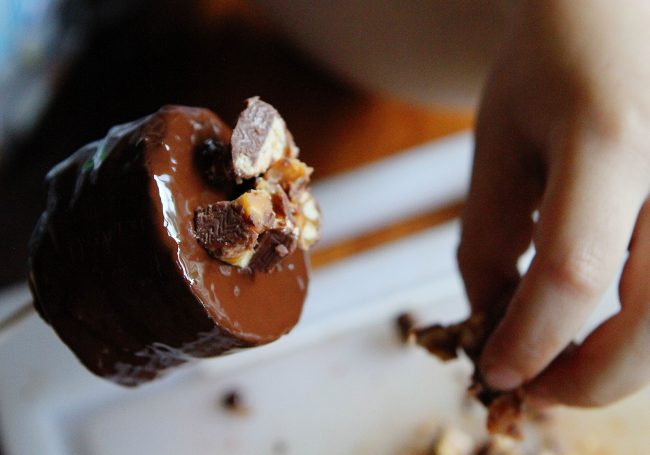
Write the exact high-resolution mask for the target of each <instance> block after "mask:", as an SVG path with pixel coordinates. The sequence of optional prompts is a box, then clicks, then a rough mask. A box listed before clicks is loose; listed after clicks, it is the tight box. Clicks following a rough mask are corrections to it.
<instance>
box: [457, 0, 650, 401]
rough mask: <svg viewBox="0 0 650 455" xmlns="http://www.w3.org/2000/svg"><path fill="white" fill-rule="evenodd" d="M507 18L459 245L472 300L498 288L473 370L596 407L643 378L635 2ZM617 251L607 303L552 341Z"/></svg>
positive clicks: (531, 8) (484, 307) (647, 212)
mask: <svg viewBox="0 0 650 455" xmlns="http://www.w3.org/2000/svg"><path fill="white" fill-rule="evenodd" d="M515 22H516V24H515V26H514V27H513V30H512V31H511V34H510V36H509V37H508V38H507V39H506V40H505V42H506V43H507V44H506V45H505V46H504V47H503V49H502V51H501V53H500V55H499V57H498V59H497V62H496V64H495V65H494V69H493V71H492V74H491V76H490V77H489V79H488V82H487V84H486V86H485V89H484V93H483V98H482V103H481V107H480V112H479V117H478V122H477V127H476V150H475V157H474V166H473V174H472V181H471V188H470V193H469V198H468V201H467V205H466V209H465V212H464V214H463V219H462V238H461V243H460V246H459V249H458V261H459V267H460V270H461V273H462V276H463V279H464V281H465V286H466V291H467V294H468V297H469V300H470V303H471V305H472V308H473V309H474V310H476V311H490V308H491V307H493V305H494V302H498V301H500V300H503V298H504V296H511V297H510V298H509V300H507V302H508V306H507V311H506V314H505V316H504V317H503V319H502V320H501V322H500V324H499V325H498V327H497V329H496V330H495V331H494V333H493V334H492V336H491V337H490V339H489V340H488V342H487V344H486V346H485V349H484V351H483V355H482V358H481V361H480V365H479V367H480V369H481V371H482V372H483V374H484V376H485V378H486V380H487V381H488V383H489V384H490V385H492V386H493V387H495V388H498V389H502V390H509V389H512V388H515V387H518V386H519V385H521V384H526V388H527V391H528V393H529V395H530V397H531V399H532V400H533V401H537V402H538V403H563V404H568V405H575V406H597V405H603V404H607V403H610V402H613V401H615V400H618V399H620V398H622V397H624V396H626V395H629V394H631V393H633V392H635V391H636V390H638V389H640V388H641V387H643V386H644V385H646V384H647V383H648V382H650V279H649V278H650V277H649V276H648V273H649V271H650V202H649V199H648V196H649V193H650V58H648V56H650V2H645V1H640V0H637V1H634V0H623V1H621V2H612V1H611V0H546V1H541V0H534V1H533V0H531V1H527V2H524V4H523V5H522V7H521V9H520V11H519V14H518V19H517V20H516V21H515ZM531 242H532V243H533V244H534V246H535V251H536V255H535V258H534V260H533V262H532V265H531V267H530V268H529V269H528V271H527V272H526V273H525V275H524V276H520V275H519V273H518V271H517V267H516V262H517V259H518V258H519V256H520V255H521V254H522V253H523V252H524V251H525V250H526V249H527V248H528V246H529V245H530V244H531ZM628 253H629V254H628ZM623 262H625V267H624V271H623V275H622V278H621V280H620V283H619V295H620V300H621V306H622V309H621V311H620V312H619V313H618V314H617V315H615V316H614V317H612V318H611V319H609V320H607V321H606V322H604V323H603V324H602V325H601V326H600V327H598V328H597V330H595V331H594V332H593V333H592V334H591V335H590V336H589V337H588V338H587V339H586V340H585V341H584V342H583V343H582V344H581V345H580V346H578V347H577V348H575V349H570V350H567V347H568V346H569V344H570V343H571V341H572V340H573V338H574V337H575V336H576V334H577V333H578V331H579V330H580V329H581V328H582V327H583V325H584V324H585V322H586V320H587V318H588V316H589V315H590V314H591V313H592V311H593V310H594V308H595V307H596V305H597V304H598V303H599V302H600V300H601V298H602V296H603V293H604V292H605V290H606V289H607V288H608V287H609V285H610V284H611V283H612V281H613V280H614V279H615V277H616V275H617V272H618V271H619V269H620V265H621V264H622V263H623ZM561 353H562V354H561Z"/></svg>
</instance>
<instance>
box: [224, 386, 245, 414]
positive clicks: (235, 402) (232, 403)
mask: <svg viewBox="0 0 650 455" xmlns="http://www.w3.org/2000/svg"><path fill="white" fill-rule="evenodd" d="M220 403H221V407H222V408H223V409H225V410H227V411H231V412H237V413H240V414H241V413H246V412H247V408H246V406H245V405H244V400H243V398H242V396H241V393H239V392H238V391H237V390H231V391H229V392H226V393H225V394H224V395H223V396H222V397H221V400H220Z"/></svg>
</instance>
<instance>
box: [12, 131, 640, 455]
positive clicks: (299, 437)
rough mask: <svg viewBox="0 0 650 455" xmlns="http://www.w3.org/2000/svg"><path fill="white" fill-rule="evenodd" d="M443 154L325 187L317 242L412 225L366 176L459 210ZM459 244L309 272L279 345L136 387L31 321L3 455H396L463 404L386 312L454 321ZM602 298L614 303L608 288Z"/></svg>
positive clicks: (452, 379) (438, 237)
mask: <svg viewBox="0 0 650 455" xmlns="http://www.w3.org/2000/svg"><path fill="white" fill-rule="evenodd" d="M439 146H440V148H439V149H438V150H441V153H440V154H437V155H436V154H434V152H433V151H434V150H435V149H436V148H437V147H438V145H437V144H430V145H429V146H427V147H425V148H422V149H416V150H415V151H413V152H412V153H415V155H410V154H406V155H401V158H400V159H397V160H396V161H392V162H390V165H387V164H386V163H383V165H385V166H387V167H382V165H373V166H375V167H374V168H373V167H370V168H366V169H365V170H361V171H359V174H358V175H357V176H356V177H354V176H351V175H347V176H343V177H340V178H337V179H332V180H330V181H329V183H328V182H323V183H321V184H320V185H319V188H318V191H319V198H320V197H322V198H324V200H323V208H324V212H325V215H326V216H327V217H328V219H330V220H329V222H328V224H326V226H328V225H329V227H328V228H327V229H330V231H326V232H329V233H330V234H331V235H332V236H338V238H343V237H345V236H347V235H353V234H356V233H358V232H359V230H360V229H361V227H360V225H362V224H364V223H369V222H368V221H367V219H366V218H365V217H359V216H358V214H359V213H364V214H367V217H369V218H371V220H372V223H369V224H365V225H364V226H365V227H367V226H372V225H375V224H381V223H388V222H390V221H391V220H392V219H394V217H397V218H399V217H400V216H405V215H407V214H409V213H405V212H399V211H398V213H395V212H392V210H393V208H394V207H395V205H389V206H381V207H379V208H377V207H375V206H373V204H372V203H373V201H374V197H375V195H376V192H375V191H377V190H380V189H381V188H382V180H381V179H375V178H374V176H375V175H377V174H378V175H381V173H382V172H387V173H389V172H388V171H389V170H390V169H393V170H394V169H398V170H399V172H400V173H401V172H404V173H406V177H405V179H407V180H409V179H412V180H417V182H410V183H409V185H403V186H397V187H391V191H390V193H391V194H390V196H389V197H395V198H396V199H395V200H396V201H400V200H401V199H400V197H401V198H407V197H408V198H410V200H415V201H414V202H413V205H411V206H409V207H410V208H409V210H413V211H417V210H420V209H421V208H424V207H426V208H429V205H430V204H436V202H437V203H442V204H444V203H447V202H449V201H450V200H453V199H456V198H457V197H458V196H459V195H461V194H462V192H463V188H459V187H457V186H456V187H453V188H452V189H449V187H447V186H445V185H447V184H448V185H452V186H453V185H457V184H458V182H463V181H465V180H464V179H466V176H467V174H466V171H467V169H468V161H469V149H470V142H469V140H468V137H467V136H465V137H463V136H461V137H457V138H452V139H450V140H448V141H442V142H441V143H440V145H439ZM412 156H418V157H419V158H418V159H413V158H412ZM436 156H438V157H443V158H441V160H445V159H448V160H450V162H451V164H449V167H447V168H446V169H447V171H448V172H447V173H446V175H444V176H443V175H441V176H438V177H436V178H432V177H431V174H430V173H429V172H428V171H424V170H423V168H425V167H424V166H421V167H420V170H419V171H418V169H417V168H418V167H419V166H418V164H419V163H423V162H427V163H428V164H427V166H426V169H429V168H431V169H442V167H443V164H441V163H439V162H437V161H436V160H435V159H434V157H436ZM444 157H446V158H444ZM458 157H460V158H458ZM429 159H430V161H428V160H429ZM445 166H447V165H445ZM413 171H416V172H415V173H413ZM443 177H444V178H443ZM356 182H363V185H359V186H358V187H357V185H356ZM441 182H447V183H441ZM411 183H412V185H411ZM438 184H440V185H441V186H440V187H437V186H436V185H438ZM329 185H331V186H329ZM454 188H455V189H454ZM364 189H365V190H364ZM427 189H428V190H427ZM353 190H354V191H353ZM401 190H403V191H404V192H405V193H399V191H401ZM352 194H354V197H352V196H346V197H341V195H352ZM432 194H435V195H436V196H432ZM360 201H361V202H360ZM364 201H365V202H364ZM398 207H403V206H398ZM363 208H365V209H366V210H364V211H362V212H360V210H361V209H363ZM348 217H352V218H353V219H354V220H357V222H358V223H359V224H357V223H350V221H349V218H348ZM457 240H458V226H457V224H455V223H450V224H446V225H444V226H442V227H439V228H437V229H434V230H429V231H425V232H422V233H420V234H418V235H416V236H412V237H409V238H406V239H403V240H400V241H398V242H395V243H393V244H389V245H385V246H383V247H381V248H378V249H375V250H372V251H368V252H366V253H364V254H361V255H358V256H356V257H353V258H350V259H348V260H346V261H344V262H341V263H337V264H333V265H331V266H329V267H325V268H321V269H319V270H317V271H316V272H315V273H314V274H313V277H312V282H311V286H310V293H309V298H308V300H307V302H306V304H305V309H304V313H303V317H302V319H301V322H300V324H299V325H298V326H297V327H296V329H295V330H294V331H292V332H291V334H289V335H288V336H286V337H284V338H282V339H281V340H279V341H278V342H275V343H272V344H270V345H267V346H263V347H260V348H256V349H253V350H248V351H243V352H240V353H238V354H236V355H232V356H226V357H222V358H217V359H212V360H205V361H202V362H200V363H196V364H194V365H190V366H187V367H185V368H180V369H178V370H177V371H175V372H174V373H172V374H170V375H169V376H168V377H166V378H164V379H162V380H160V381H157V382H155V383H153V384H150V385H147V386H144V387H141V388H139V389H137V390H126V389H123V388H120V387H118V386H116V385H113V384H111V383H108V382H106V381H104V380H101V379H99V378H96V377H95V376H93V375H92V374H90V373H89V372H87V371H86V370H85V369H84V368H83V367H82V366H81V365H80V364H79V363H78V362H77V361H76V359H75V358H74V356H73V355H72V353H71V352H70V351H68V350H67V348H66V347H65V346H64V345H63V344H62V343H61V342H60V341H59V340H58V338H57V337H56V336H55V335H54V333H53V332H52V331H51V329H50V328H49V327H48V326H46V325H45V324H44V323H43V322H42V321H41V320H40V319H39V318H38V317H37V316H36V315H32V316H31V317H29V318H27V319H26V320H24V321H23V322H22V323H21V324H20V325H18V326H17V327H16V328H15V330H14V331H13V333H12V334H10V336H9V337H8V338H7V339H5V342H4V343H2V344H1V345H0V429H1V432H2V439H3V443H4V450H5V451H6V455H31V454H34V455H67V454H81V455H95V454H101V455H109V454H131V453H133V454H147V455H148V454H156V455H164V454H175V455H185V454H191V455H202V454H215V453H221V454H256V455H257V454H265V453H278V454H281V453H290V454H310V455H311V454H314V455H317V454H321V453H322V454H328V455H331V454H359V453H372V454H381V453H394V452H395V449H397V448H399V447H404V446H405V445H408V443H409V438H410V437H411V436H412V435H413V432H415V431H416V428H417V427H418V426H419V425H420V424H421V423H422V422H423V421H427V422H431V421H439V420H440V419H441V416H444V418H445V419H446V418H451V419H453V418H454V416H455V415H456V411H457V409H458V407H457V406H456V405H457V403H458V400H460V396H461V395H460V390H461V388H462V383H463V380H461V379H460V376H459V374H458V368H461V369H462V368H463V367H462V365H459V366H456V367H450V368H441V367H440V365H439V364H438V363H437V361H435V360H433V359H432V358H430V357H429V356H427V355H425V354H424V353H423V352H420V351H419V350H413V349H411V350H409V349H402V348H401V347H400V346H399V345H398V344H397V343H396V341H395V339H394V335H393V334H392V333H391V329H390V323H391V320H392V318H393V317H394V315H396V314H397V313H398V312H400V311H402V310H404V309H407V308H411V309H415V310H416V311H418V312H420V313H421V314H423V315H426V319H427V320H429V321H430V320H439V321H450V320H453V319H458V318H460V317H462V315H463V314H464V312H465V306H464V304H463V300H464V299H463V296H462V288H461V283H460V280H459V278H458V276H457V274H456V272H455V261H454V251H455V247H456V242H457ZM26 298H28V293H27V291H26V289H25V288H24V287H23V288H16V289H13V290H12V291H11V292H9V293H6V294H4V295H0V302H2V303H0V309H2V308H6V307H5V305H6V304H9V305H15V304H18V303H22V302H23V301H24V300H25V299H26ZM608 299H609V302H610V307H611V306H612V305H613V304H614V302H615V293H614V292H610V294H609V297H608ZM233 387H235V388H237V389H240V390H241V392H242V394H243V396H244V399H245V400H246V401H247V402H248V405H249V406H250V413H249V414H248V415H247V416H239V415H231V414H229V413H226V412H224V411H223V409H221V408H220V407H219V406H218V400H219V398H220V396H221V395H222V394H223V393H224V392H226V391H228V390H230V389H231V388H233ZM645 400H646V401H644V402H643V403H644V405H639V409H640V411H639V412H637V413H636V414H635V421H634V422H635V423H637V424H638V423H639V422H644V420H643V419H650V416H648V415H647V413H646V414H643V412H644V411H645V410H646V409H648V408H650V397H648V398H645ZM639 416H640V417H639ZM443 420H444V419H443ZM618 434H619V436H620V432H619V433H618ZM620 437H626V438H627V439H628V440H629V439H630V437H629V435H627V436H626V435H625V434H624V433H623V436H620ZM283 448H284V449H286V450H285V451H283V450H281V449H283ZM629 453H635V455H636V452H629ZM638 453H639V454H640V455H641V454H643V455H647V453H650V451H646V452H638Z"/></svg>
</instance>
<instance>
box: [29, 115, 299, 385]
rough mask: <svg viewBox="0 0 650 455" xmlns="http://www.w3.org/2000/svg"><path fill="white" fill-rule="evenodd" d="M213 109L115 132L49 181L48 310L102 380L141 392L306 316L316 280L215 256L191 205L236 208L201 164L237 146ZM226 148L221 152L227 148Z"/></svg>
mask: <svg viewBox="0 0 650 455" xmlns="http://www.w3.org/2000/svg"><path fill="white" fill-rule="evenodd" d="M230 136H231V130H230V128H228V126H226V125H225V124H224V123H223V122H222V121H221V120H220V119H219V118H218V117H217V116H216V115H214V114H213V113H212V112H210V111H208V110H205V109H199V108H187V107H181V106H165V107H163V108H162V109H160V110H159V111H158V112H156V113H155V114H153V115H151V116H149V117H146V118H143V119H140V120H137V121H135V122H132V123H128V124H125V125H121V126H116V127H114V128H113V129H111V130H110V131H109V133H108V135H107V136H106V138H104V139H102V140H101V141H98V142H94V143H92V144H89V145H87V146H85V147H83V148H82V149H80V150H79V151H77V152H76V153H75V154H74V155H72V156H71V157H70V158H69V159H68V160H66V161H64V162H62V163H60V164H59V165H58V166H56V167H55V168H54V169H52V171H50V173H49V174H48V176H47V184H48V198H47V208H46V210H45V212H44V213H43V214H42V215H41V218H40V219H39V222H38V224H37V226H36V229H35V231H34V234H33V236H32V241H31V243H30V262H29V268H30V273H29V283H30V287H31V289H32V293H33V295H34V304H35V307H36V308H37V310H38V312H39V313H40V314H41V316H42V317H43V319H45V320H46V321H47V322H48V323H49V324H50V325H51V326H52V327H53V329H54V330H55V331H56V332H57V334H58V335H59V336H60V337H61V339H62V340H63V341H64V342H65V343H66V344H67V345H68V346H69V347H70V348H71V349H72V350H73V351H74V353H75V354H76V355H77V357H78V358H79V359H80V360H81V362H82V363H83V364H84V365H85V366H86V367H87V368H88V369H89V370H91V371H92V372H94V373H95V374H98V375H100V376H103V377H106V378H109V379H111V380H113V381H115V382H117V383H119V384H122V385H127V386H132V385H138V384H140V383H142V382H144V381H148V380H151V379H153V378H155V377H157V376H158V375H159V374H161V372H162V371H164V370H166V369H167V368H169V367H172V366H174V365H178V364H180V363H183V362H186V361H188V360H190V359H192V358H200V357H208V356H215V355H220V354H223V353H226V352H228V351H230V350H232V349H234V348H243V347H250V346H256V345H260V344H264V343H268V342H270V341H273V340H275V339H277V338H278V337H280V336H281V335H283V334H285V333H287V332H288V331H289V330H290V329H291V328H292V327H293V326H294V325H295V324H296V323H297V321H298V319H299V317H300V312H301V309H302V303H303V301H304V298H305V295H306V287H307V283H308V267H307V263H306V257H305V254H304V252H303V251H302V250H300V249H296V250H295V251H294V252H292V253H291V254H290V255H289V256H288V257H286V258H285V261H286V263H289V264H293V267H283V268H281V269H280V268H275V269H273V270H271V271H269V272H265V273H262V272H254V271H251V270H250V269H237V268H235V267H232V266H229V265H225V264H224V263H222V262H220V261H218V260H216V259H213V258H211V257H209V256H208V253H207V252H206V251H205V249H204V248H202V247H201V245H200V244H199V243H198V242H197V240H196V237H195V233H194V231H193V218H194V209H195V208H196V207H200V206H203V207H205V206H208V205H209V204H212V203H215V202H219V201H223V200H226V199H227V198H228V197H230V196H231V195H230V194H227V193H228V192H230V191H232V188H228V189H224V188H223V187H220V186H219V185H216V184H215V181H214V180H211V179H210V178H206V172H205V169H202V168H201V166H200V162H201V159H202V158H201V157H202V155H201V153H200V151H201V150H202V149H201V147H204V144H205V143H206V141H207V142H208V143H209V142H212V143H217V144H229V142H230ZM220 146H221V145H220Z"/></svg>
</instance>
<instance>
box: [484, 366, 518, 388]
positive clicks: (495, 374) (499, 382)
mask: <svg viewBox="0 0 650 455" xmlns="http://www.w3.org/2000/svg"><path fill="white" fill-rule="evenodd" d="M483 378H484V379H485V382H486V383H487V385H488V386H490V387H491V388H493V389H496V390H502V391H509V390H513V389H516V388H517V387H520V386H521V385H522V384H523V382H524V379H523V376H522V375H521V374H520V373H519V372H518V371H516V370H514V369H512V368H510V367H508V366H506V365H498V364H496V365H494V364H493V365H489V364H488V366H487V367H486V368H485V369H483Z"/></svg>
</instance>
